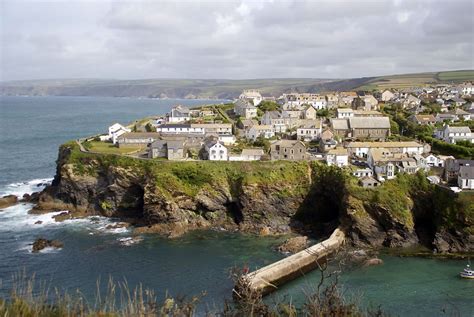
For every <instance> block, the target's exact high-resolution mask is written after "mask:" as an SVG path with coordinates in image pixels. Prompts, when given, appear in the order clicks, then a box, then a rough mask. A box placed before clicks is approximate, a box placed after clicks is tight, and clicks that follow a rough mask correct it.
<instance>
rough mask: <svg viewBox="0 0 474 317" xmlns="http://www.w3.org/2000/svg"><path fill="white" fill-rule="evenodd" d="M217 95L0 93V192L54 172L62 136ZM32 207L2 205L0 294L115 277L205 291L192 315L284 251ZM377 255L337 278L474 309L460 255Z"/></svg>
mask: <svg viewBox="0 0 474 317" xmlns="http://www.w3.org/2000/svg"><path fill="white" fill-rule="evenodd" d="M220 102H225V101H223V100H175V99H164V100H161V99H160V100H158V99H131V98H103V97H0V196H1V195H7V194H15V195H18V196H22V195H23V194H25V193H32V192H35V191H39V190H41V189H42V188H44V186H45V185H46V184H48V183H49V182H51V180H52V178H53V176H54V174H55V168H56V164H55V160H56V158H57V153H58V146H59V145H60V144H62V143H64V142H66V141H68V140H72V139H76V138H79V137H83V136H88V135H95V134H98V133H105V132H106V131H107V127H108V126H109V125H111V124H113V123H115V122H119V123H122V124H126V123H129V122H132V121H134V120H137V119H140V118H143V117H145V116H150V115H159V114H164V113H166V112H167V111H169V110H170V109H171V107H172V106H173V105H176V104H182V105H185V106H197V105H201V104H210V103H220ZM31 207H32V205H31V204H27V203H23V204H18V205H15V206H12V207H9V208H6V209H5V210H4V211H2V212H0V298H1V297H4V298H5V297H8V296H9V294H10V290H11V288H12V284H13V283H14V281H15V279H16V277H15V276H18V275H19V274H20V275H21V274H24V275H27V276H33V275H34V276H35V279H36V280H37V281H41V282H43V283H45V284H46V285H48V287H50V288H58V289H60V290H63V291H67V292H68V293H74V292H75V291H76V290H77V289H79V290H80V291H81V292H82V293H83V294H84V295H85V296H88V297H90V298H93V296H94V294H95V292H96V290H97V285H98V284H99V285H105V284H106V283H107V281H108V280H109V279H110V278H112V279H114V280H115V281H118V282H123V281H125V282H126V283H127V284H128V285H129V287H131V288H133V287H135V286H138V285H142V286H143V287H144V288H149V289H153V290H154V291H155V293H156V294H157V296H158V297H159V298H164V297H165V296H166V295H167V294H168V295H171V296H175V297H181V296H184V297H188V298H190V297H192V296H196V295H197V296H202V298H201V300H200V304H199V310H198V313H197V315H204V314H205V312H206V311H210V310H211V311H212V310H215V309H219V308H221V307H222V305H223V303H224V302H225V301H226V300H230V299H231V295H232V287H233V283H232V280H231V279H230V270H231V269H232V268H233V267H243V266H248V267H250V269H256V268H258V267H261V266H263V265H266V264H269V263H272V262H274V261H276V260H278V259H281V258H283V257H284V256H285V255H283V254H281V253H278V252H277V251H276V246H277V245H278V244H279V243H281V242H282V239H283V237H272V236H270V237H255V236H252V235H247V234H240V233H231V232H220V231H195V232H191V233H189V234H186V235H184V236H183V237H180V238H177V239H171V240H170V239H165V238H162V237H160V236H157V235H146V236H143V237H140V239H138V240H132V239H131V237H132V232H131V230H130V229H129V228H113V227H110V226H109V225H110V224H113V223H114V222H116V221H117V220H115V219H108V218H103V217H90V218H85V219H76V220H67V221H64V222H61V223H57V222H55V221H54V220H53V218H52V217H53V216H54V215H55V214H57V213H50V214H43V215H29V214H28V210H29V209H30V208H31ZM38 221H40V222H41V223H38ZM38 237H44V238H47V239H58V240H60V241H62V242H63V243H64V247H63V248H62V249H58V250H52V249H48V250H45V251H44V252H40V253H32V252H31V244H32V243H33V241H34V240H35V239H36V238H38ZM381 258H382V259H383V261H384V263H383V264H382V265H378V266H371V267H356V268H354V267H352V268H344V267H342V271H341V273H340V286H341V291H342V292H343V294H344V296H345V297H346V298H347V299H348V300H353V301H356V302H357V303H358V304H359V305H361V306H363V307H370V308H377V307H379V306H380V307H381V309H382V310H383V311H385V312H387V313H389V314H390V315H392V316H453V315H454V316H471V317H472V316H474V281H471V280H462V279H460V278H459V277H458V273H459V271H461V270H462V269H463V268H464V266H465V265H466V260H442V259H425V258H415V257H412V258H401V257H397V256H393V255H388V254H387V255H382V256H381ZM330 269H336V268H330ZM319 277H320V274H319V272H312V273H309V274H307V275H306V276H304V277H302V278H299V279H297V280H295V281H293V282H291V283H288V284H286V285H285V286H283V287H281V288H280V289H279V290H278V291H277V292H275V293H273V294H272V295H271V296H269V297H268V298H267V299H266V300H267V301H269V302H276V301H278V300H281V299H284V300H287V301H292V302H293V303H297V304H298V303H303V302H304V299H305V296H306V294H308V293H309V292H311V290H314V288H315V287H316V285H317V283H318V282H319Z"/></svg>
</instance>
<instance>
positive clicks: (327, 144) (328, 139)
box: [319, 128, 337, 153]
mask: <svg viewBox="0 0 474 317" xmlns="http://www.w3.org/2000/svg"><path fill="white" fill-rule="evenodd" d="M336 146H337V141H336V140H334V133H332V131H331V130H330V129H327V128H326V129H325V130H324V131H323V132H321V134H320V136H319V150H320V151H321V152H323V153H325V152H327V151H329V150H331V149H334V148H335V147H336Z"/></svg>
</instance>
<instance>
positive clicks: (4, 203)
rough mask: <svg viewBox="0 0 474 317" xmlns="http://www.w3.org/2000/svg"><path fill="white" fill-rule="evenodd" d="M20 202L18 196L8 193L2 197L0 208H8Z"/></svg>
mask: <svg viewBox="0 0 474 317" xmlns="http://www.w3.org/2000/svg"><path fill="white" fill-rule="evenodd" d="M17 203H18V197H17V196H15V195H7V196H3V197H1V198H0V209H3V208H8V207H11V206H13V205H16V204H17Z"/></svg>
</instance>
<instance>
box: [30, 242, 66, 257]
mask: <svg viewBox="0 0 474 317" xmlns="http://www.w3.org/2000/svg"><path fill="white" fill-rule="evenodd" d="M63 246H64V244H63V243H62V242H61V241H58V240H48V239H44V238H38V239H36V240H35V242H33V247H32V250H31V252H33V253H38V252H40V251H41V250H43V249H45V248H55V249H61V248H62V247H63Z"/></svg>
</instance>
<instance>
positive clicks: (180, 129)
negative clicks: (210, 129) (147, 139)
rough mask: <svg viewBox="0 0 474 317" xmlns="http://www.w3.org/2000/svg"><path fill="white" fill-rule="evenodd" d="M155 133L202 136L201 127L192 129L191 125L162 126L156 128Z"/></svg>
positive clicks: (202, 129)
mask: <svg viewBox="0 0 474 317" xmlns="http://www.w3.org/2000/svg"><path fill="white" fill-rule="evenodd" d="M156 132H160V133H162V134H204V133H205V130H204V128H203V127H194V126H193V125H192V124H186V123H180V124H179V123H178V124H162V125H160V126H157V127H156Z"/></svg>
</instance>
